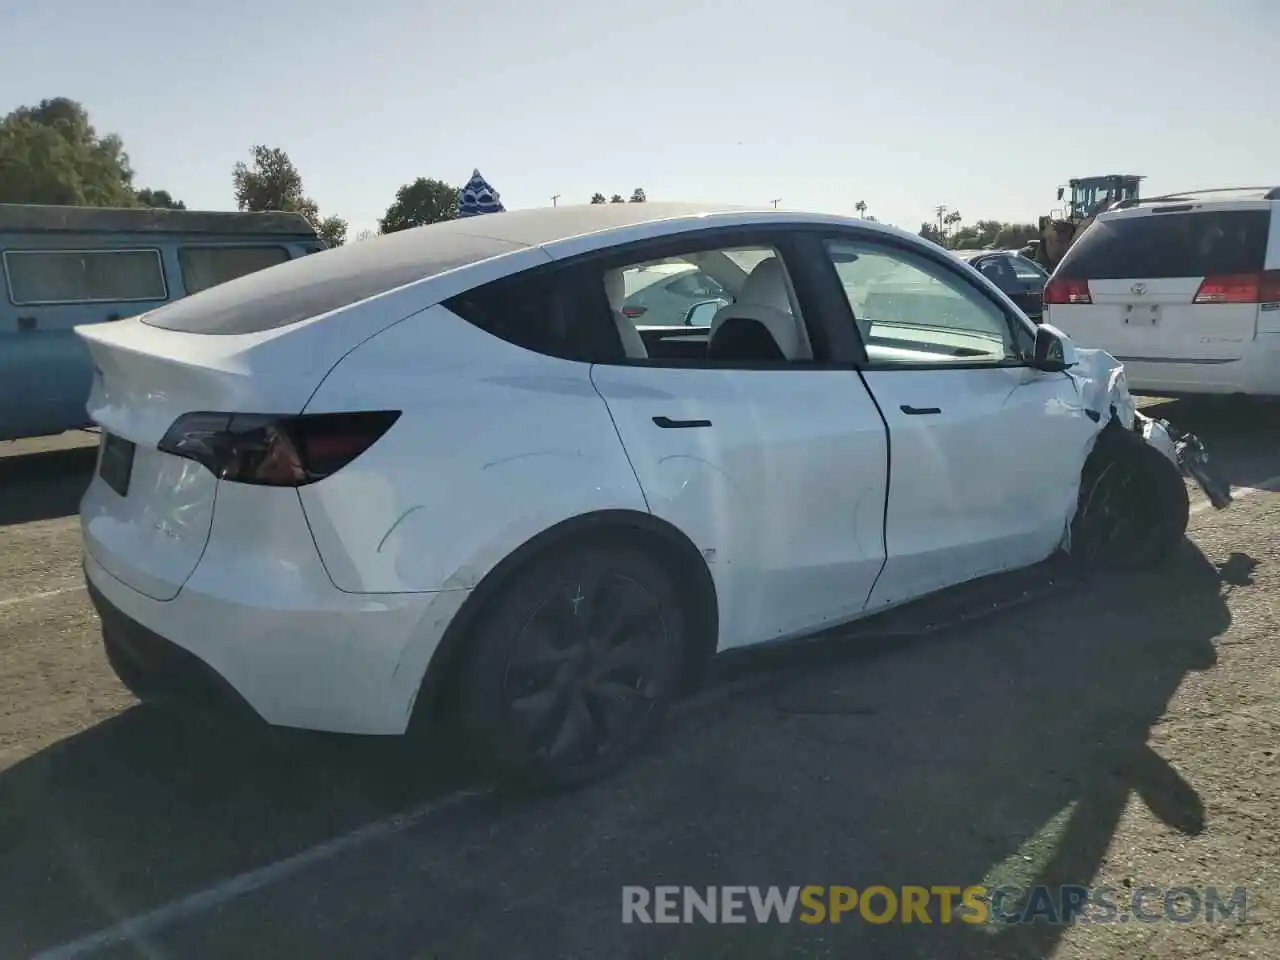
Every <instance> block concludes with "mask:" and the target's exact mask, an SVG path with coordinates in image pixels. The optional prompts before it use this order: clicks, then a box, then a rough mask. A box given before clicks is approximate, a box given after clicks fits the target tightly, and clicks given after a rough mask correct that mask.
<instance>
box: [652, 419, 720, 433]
mask: <svg viewBox="0 0 1280 960" xmlns="http://www.w3.org/2000/svg"><path fill="white" fill-rule="evenodd" d="M653 422H654V423H656V424H657V425H658V426H660V427H661V428H662V429H663V430H685V429H687V428H689V427H709V426H711V421H710V420H672V419H671V418H670V417H654V418H653Z"/></svg>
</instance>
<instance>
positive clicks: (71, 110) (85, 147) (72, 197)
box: [0, 97, 137, 207]
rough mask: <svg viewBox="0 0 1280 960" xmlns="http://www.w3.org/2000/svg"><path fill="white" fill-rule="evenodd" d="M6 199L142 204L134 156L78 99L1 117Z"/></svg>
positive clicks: (0, 179)
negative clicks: (131, 158) (138, 198)
mask: <svg viewBox="0 0 1280 960" xmlns="http://www.w3.org/2000/svg"><path fill="white" fill-rule="evenodd" d="M0 202H3V203H52V204H64V205H75V206H94V207H132V206H136V205H137V201H136V199H135V198H134V193H133V168H132V167H131V166H130V165H129V155H128V154H127V153H125V151H124V144H123V143H122V142H121V140H120V138H119V137H118V136H116V135H115V134H106V135H105V136H99V135H98V132H97V131H96V130H95V129H94V127H93V124H91V123H90V122H89V113H88V111H86V110H85V108H84V107H83V106H82V105H81V104H79V103H78V102H76V101H75V100H69V99H67V98H66V97H55V98H54V99H52V100H42V101H40V103H39V104H37V105H36V106H34V107H19V108H18V109H16V110H14V111H13V112H12V113H10V114H9V115H8V116H6V117H4V119H3V120H0Z"/></svg>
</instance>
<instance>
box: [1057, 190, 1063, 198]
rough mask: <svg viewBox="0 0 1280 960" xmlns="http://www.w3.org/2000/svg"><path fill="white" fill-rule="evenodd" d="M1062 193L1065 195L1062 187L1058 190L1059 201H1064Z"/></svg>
mask: <svg viewBox="0 0 1280 960" xmlns="http://www.w3.org/2000/svg"><path fill="white" fill-rule="evenodd" d="M1062 193H1063V190H1062V187H1059V188H1058V199H1059V200H1061V199H1062Z"/></svg>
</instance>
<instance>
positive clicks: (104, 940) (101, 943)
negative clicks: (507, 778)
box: [32, 790, 486, 960]
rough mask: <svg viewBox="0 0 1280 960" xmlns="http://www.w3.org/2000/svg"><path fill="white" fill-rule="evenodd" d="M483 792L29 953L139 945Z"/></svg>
mask: <svg viewBox="0 0 1280 960" xmlns="http://www.w3.org/2000/svg"><path fill="white" fill-rule="evenodd" d="M485 793H486V791H481V790H461V791H459V792H458V793H453V794H449V795H448V796H446V797H444V798H442V799H439V800H435V801H433V802H431V803H425V804H423V805H422V806H420V807H415V808H414V809H413V810H410V811H408V812H407V813H401V814H396V815H394V816H391V817H387V818H386V819H385V820H378V821H375V822H374V823H370V824H367V825H366V826H363V827H361V828H360V829H358V830H354V831H352V832H351V833H348V834H346V835H345V836H341V837H337V838H335V839H333V840H327V841H325V842H324V843H321V844H319V845H317V846H314V847H310V848H308V849H306V850H303V851H302V852H301V853H297V854H294V855H293V856H292V857H286V858H285V859H283V860H277V861H276V862H275V863H271V864H268V865H267V866H265V867H259V868H258V869H257V870H250V871H248V872H247V873H242V874H239V875H238V876H234V877H231V878H230V879H228V880H224V881H222V882H221V883H218V884H215V885H214V886H212V887H207V888H206V889H204V890H200V891H198V892H196V893H193V894H191V895H190V896H186V897H182V898H181V899H179V900H172V901H170V902H169V903H166V904H165V905H164V906H162V907H157V908H156V909H155V910H151V911H148V912H147V913H143V914H139V915H138V916H134V917H130V918H129V919H127V920H122V921H121V922H120V923H117V924H116V925H115V926H112V927H107V928H106V929H105V930H99V931H98V932H97V933H93V934H90V935H89V936H87V937H82V938H81V939H79V940H73V941H72V942H71V943H64V944H62V945H61V946H58V947H51V948H50V949H48V950H44V951H42V952H40V953H37V954H36V955H35V956H34V957H32V960H74V958H76V957H83V956H87V955H88V954H91V953H94V952H95V951H98V950H102V949H103V948H105V947H112V946H119V945H120V944H123V943H129V942H135V943H139V944H141V943H142V942H144V941H145V940H146V939H147V938H148V937H150V936H153V935H154V934H155V933H156V932H158V931H159V930H161V929H163V928H164V927H167V926H169V925H171V924H173V923H176V922H178V921H179V920H184V919H186V918H187V917H193V916H196V915H198V914H201V913H204V912H206V911H208V910H212V909H215V908H217V907H220V906H222V905H223V904H225V903H228V902H230V901H232V900H235V899H238V898H239V897H242V896H244V895H245V894H247V893H252V892H253V891H254V890H260V889H262V888H263V887H267V886H270V885H271V884H274V883H278V882H280V881H281V880H285V879H287V878H289V877H291V876H293V875H294V874H296V873H299V872H300V871H302V870H305V869H307V868H308V867H312V866H315V865H316V864H318V863H322V862H324V861H326V860H332V859H333V858H334V857H336V856H338V855H339V854H342V853H346V852H347V851H349V850H354V849H356V848H357V847H362V846H364V845H365V844H367V843H371V842H373V841H375V840H383V839H386V838H387V837H393V836H395V835H396V834H399V833H403V832H404V831H405V830H408V829H409V828H410V827H414V826H417V825H418V824H420V823H422V822H423V821H425V820H427V819H428V818H429V817H431V816H433V815H435V814H437V813H443V812H444V811H445V810H448V809H450V808H452V807H456V806H459V805H460V804H462V803H463V802H464V801H466V800H472V799H475V798H477V797H481V796H484V795H485Z"/></svg>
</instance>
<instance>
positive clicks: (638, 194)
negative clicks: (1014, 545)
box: [631, 187, 647, 203]
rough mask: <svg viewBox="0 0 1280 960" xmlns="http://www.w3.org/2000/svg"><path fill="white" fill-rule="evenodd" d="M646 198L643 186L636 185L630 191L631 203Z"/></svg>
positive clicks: (639, 201) (642, 200)
mask: <svg viewBox="0 0 1280 960" xmlns="http://www.w3.org/2000/svg"><path fill="white" fill-rule="evenodd" d="M646 199H647V198H646V197H645V195H644V187H636V188H635V189H634V190H632V191H631V202H632V203H644V202H645V200H646Z"/></svg>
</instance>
